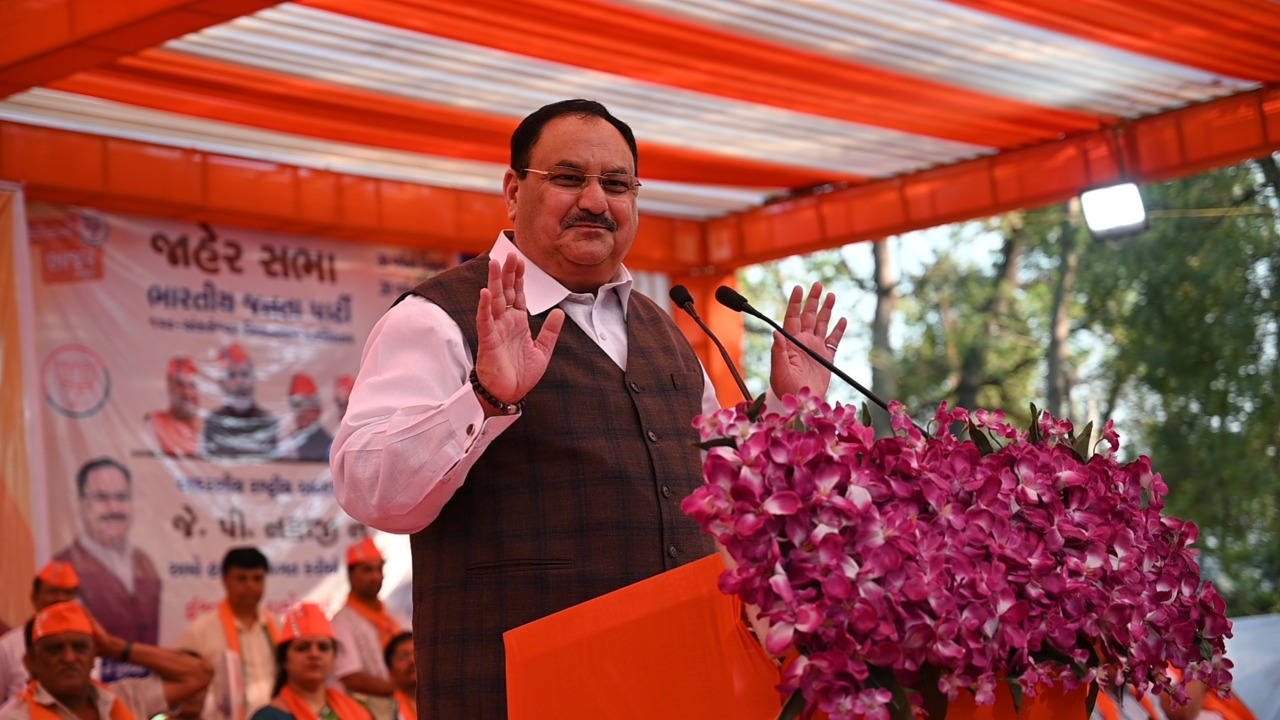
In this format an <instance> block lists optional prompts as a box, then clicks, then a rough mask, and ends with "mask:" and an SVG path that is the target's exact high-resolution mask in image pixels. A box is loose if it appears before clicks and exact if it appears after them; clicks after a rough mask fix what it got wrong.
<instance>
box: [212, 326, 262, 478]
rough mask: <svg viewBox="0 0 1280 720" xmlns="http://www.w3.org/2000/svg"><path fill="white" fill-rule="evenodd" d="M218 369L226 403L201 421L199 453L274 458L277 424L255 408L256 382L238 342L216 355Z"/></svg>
mask: <svg viewBox="0 0 1280 720" xmlns="http://www.w3.org/2000/svg"><path fill="white" fill-rule="evenodd" d="M218 367H219V369H220V371H221V377H220V378H219V380H218V382H219V384H220V385H221V386H222V392H223V394H224V396H225V399H226V404H225V405H223V406H222V407H220V408H218V409H217V410H214V411H213V412H212V413H210V414H209V417H207V418H205V421H204V436H203V437H204V443H203V446H202V448H201V450H202V452H203V454H204V455H206V456H208V457H227V458H238V457H251V458H252V457H256V458H269V457H274V456H275V454H276V444H277V440H278V437H277V435H278V433H279V426H280V423H279V421H278V420H277V419H276V417H275V416H274V415H272V414H271V413H269V412H267V411H266V410H264V409H263V408H261V407H259V406H258V401H257V380H256V378H255V377H254V373H253V360H252V359H250V357H249V353H248V352H247V351H246V350H245V349H244V346H242V345H240V344H239V343H232V344H230V345H228V346H226V347H225V348H223V349H222V351H221V352H219V353H218Z"/></svg>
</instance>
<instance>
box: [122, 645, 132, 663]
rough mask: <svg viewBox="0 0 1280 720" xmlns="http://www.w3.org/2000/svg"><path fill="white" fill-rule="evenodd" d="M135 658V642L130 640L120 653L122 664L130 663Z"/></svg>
mask: <svg viewBox="0 0 1280 720" xmlns="http://www.w3.org/2000/svg"><path fill="white" fill-rule="evenodd" d="M132 657H133V641H132V640H130V641H128V642H126V643H125V644H124V649H123V650H121V651H120V662H129V659H130V658H132Z"/></svg>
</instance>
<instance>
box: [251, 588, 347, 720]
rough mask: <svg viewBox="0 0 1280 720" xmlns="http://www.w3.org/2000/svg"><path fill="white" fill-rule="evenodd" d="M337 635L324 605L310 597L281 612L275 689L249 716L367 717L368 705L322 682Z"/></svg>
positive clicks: (295, 719) (274, 719)
mask: <svg viewBox="0 0 1280 720" xmlns="http://www.w3.org/2000/svg"><path fill="white" fill-rule="evenodd" d="M337 650H338V641H337V640H336V639H335V638H334V633H333V625H332V624H330V623H329V619H328V618H326V617H325V616H324V611H322V610H321V609H320V607H319V606H318V605H315V604H313V603H302V604H300V605H297V606H295V607H293V608H292V609H291V610H290V611H289V612H288V614H286V615H285V617H284V622H283V623H282V625H281V628H280V639H279V644H278V645H276V666H277V667H278V668H280V670H279V672H278V674H277V675H276V686H275V691H274V692H273V693H272V700H271V704H270V705H268V706H266V707H264V708H262V709H261V710H259V711H258V712H256V713H254V714H253V720H372V719H371V717H370V715H369V711H368V710H365V709H364V706H363V705H361V704H360V703H358V702H356V701H355V700H354V699H352V698H351V697H350V696H348V695H346V694H345V693H343V692H342V691H340V690H335V689H334V688H331V687H328V686H327V685H326V683H327V682H328V681H329V676H330V675H332V674H333V661H334V658H335V657H336V655H337Z"/></svg>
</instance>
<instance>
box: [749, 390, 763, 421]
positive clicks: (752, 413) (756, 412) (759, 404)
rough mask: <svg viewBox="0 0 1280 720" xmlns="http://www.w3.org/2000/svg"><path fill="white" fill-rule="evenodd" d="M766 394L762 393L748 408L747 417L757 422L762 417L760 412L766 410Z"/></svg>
mask: <svg viewBox="0 0 1280 720" xmlns="http://www.w3.org/2000/svg"><path fill="white" fill-rule="evenodd" d="M764 395H765V394H764V393H760V396H759V397H757V398H756V401H755V402H753V403H751V407H749V408H747V419H748V420H750V421H751V422H755V421H756V420H757V419H758V418H759V417H760V414H761V413H763V412H764Z"/></svg>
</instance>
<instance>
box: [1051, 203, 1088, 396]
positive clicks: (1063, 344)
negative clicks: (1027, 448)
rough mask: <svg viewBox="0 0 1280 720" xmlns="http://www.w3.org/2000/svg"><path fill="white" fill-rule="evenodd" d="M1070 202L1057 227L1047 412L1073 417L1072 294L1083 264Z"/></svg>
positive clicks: (1073, 209) (1076, 224) (1075, 217)
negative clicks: (1058, 249) (1058, 251)
mask: <svg viewBox="0 0 1280 720" xmlns="http://www.w3.org/2000/svg"><path fill="white" fill-rule="evenodd" d="M1072 205H1074V203H1069V204H1068V205H1067V207H1066V208H1065V210H1066V211H1067V219H1065V220H1063V221H1062V224H1061V225H1059V227H1058V243H1059V244H1060V245H1061V246H1062V254H1061V256H1060V259H1059V270H1058V283H1057V286H1056V287H1054V289H1053V311H1052V320H1051V322H1050V326H1049V357H1048V358H1047V360H1048V362H1047V365H1048V370H1047V375H1048V378H1047V382H1046V383H1045V384H1046V385H1047V386H1048V387H1047V388H1046V392H1045V401H1046V402H1045V410H1048V411H1049V414H1051V415H1053V416H1054V417H1058V418H1062V417H1066V416H1068V415H1070V414H1071V378H1070V376H1069V373H1068V371H1067V340H1068V336H1069V335H1070V334H1071V312H1070V305H1071V294H1072V292H1073V291H1074V290H1075V284H1076V269H1077V267H1078V266H1079V264H1080V256H1079V250H1078V249H1077V246H1076V233H1077V232H1078V228H1079V221H1078V218H1077V215H1076V212H1075V208H1073V207H1072Z"/></svg>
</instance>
